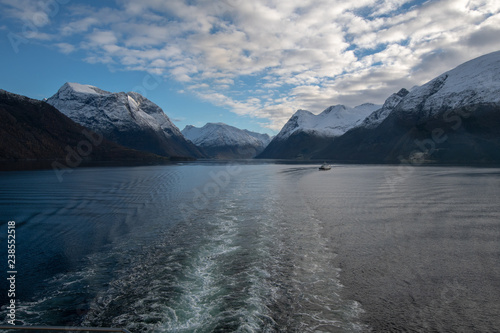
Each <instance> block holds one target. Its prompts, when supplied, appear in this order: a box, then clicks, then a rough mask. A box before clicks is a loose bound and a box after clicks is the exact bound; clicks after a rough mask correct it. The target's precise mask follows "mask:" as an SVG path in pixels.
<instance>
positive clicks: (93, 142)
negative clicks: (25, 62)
mask: <svg viewBox="0 0 500 333" xmlns="http://www.w3.org/2000/svg"><path fill="white" fill-rule="evenodd" d="M0 119H2V121H1V122H0V137H1V138H2V140H0V161H2V164H3V166H6V165H8V164H9V163H12V162H24V163H27V162H30V163H31V164H33V165H32V166H34V167H37V166H40V167H49V168H50V167H52V163H54V162H57V163H58V164H57V165H56V167H57V168H58V169H59V170H61V169H64V168H73V167H77V166H80V165H85V164H88V163H91V162H117V163H120V162H126V161H128V162H133V161H137V162H142V163H144V162H166V161H167V158H164V157H161V156H157V155H154V154H150V153H144V152H140V151H136V150H133V149H130V148H125V147H123V146H120V145H118V144H116V143H114V142H111V141H108V140H106V139H104V138H103V137H102V136H101V135H99V134H97V133H95V132H93V131H91V130H90V129H88V128H85V127H83V126H81V125H79V124H77V123H75V122H74V121H72V120H71V119H70V118H68V117H67V116H65V115H63V114H62V113H61V112H59V111H58V110H57V109H56V108H54V107H53V106H51V105H49V104H47V103H45V102H43V101H38V100H34V99H30V98H28V97H25V96H21V95H16V94H12V93H9V92H7V91H5V90H0ZM34 163H38V164H37V165H34ZM27 167H30V166H29V165H27Z"/></svg>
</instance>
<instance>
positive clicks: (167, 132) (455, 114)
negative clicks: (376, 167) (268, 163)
mask: <svg viewBox="0 0 500 333" xmlns="http://www.w3.org/2000/svg"><path fill="white" fill-rule="evenodd" d="M0 117H1V119H2V121H1V122H0V135H1V138H2V140H1V142H0V161H2V162H3V163H5V162H7V161H9V162H12V161H28V160H29V161H49V160H52V161H66V162H68V156H69V155H71V154H73V153H71V152H70V150H72V151H73V152H74V151H75V149H76V150H78V149H80V154H79V155H80V156H79V157H80V158H81V160H80V162H79V163H86V162H90V161H124V160H136V161H139V160H140V161H146V162H150V161H151V162H152V161H156V162H158V161H165V160H168V159H179V158H180V159H194V158H217V159H235V158H252V157H254V156H257V158H278V159H279V158H281V159H321V160H335V161H342V162H353V163H400V162H402V161H409V162H411V163H460V164H464V163H500V51H498V52H493V53H490V54H487V55H484V56H482V57H479V58H476V59H473V60H471V61H468V62H466V63H464V64H462V65H460V66H458V67H456V68H455V69H452V70H450V71H448V72H446V73H443V74H442V75H439V76H438V77H436V78H435V79H433V80H431V81H429V82H428V83H426V84H424V85H422V86H420V87H415V88H413V89H411V91H408V90H406V89H401V90H400V91H398V92H397V93H394V94H392V95H391V96H389V97H388V98H387V99H386V101H385V103H384V104H383V105H375V104H363V105H360V106H357V107H354V108H350V107H346V106H343V105H336V106H331V107H329V108H327V109H326V110H324V111H323V112H322V113H320V114H318V115H314V114H312V113H311V112H309V111H305V110H299V111H297V112H296V113H295V114H294V115H293V116H292V117H291V118H290V119H289V121H288V122H287V123H286V124H285V126H284V127H283V128H282V129H281V131H280V132H279V134H278V135H277V136H275V137H274V138H273V139H272V140H271V138H270V137H269V136H268V135H266V134H259V133H254V132H250V131H247V130H241V129H238V128H235V127H233V126H229V125H226V124H222V123H208V124H206V125H205V126H203V127H201V128H196V127H194V126H186V128H184V130H183V131H182V132H181V131H180V130H179V129H178V128H177V127H176V126H175V125H174V124H173V123H172V122H171V121H170V119H169V118H168V116H167V115H166V114H165V113H164V112H163V110H162V109H161V108H160V107H159V106H157V105H156V104H154V103H153V102H151V101H150V100H148V99H146V98H145V97H143V96H141V95H140V94H138V93H134V92H129V93H124V92H120V93H111V92H107V91H104V90H102V89H99V88H97V87H94V86H90V85H82V84H78V83H66V84H64V85H63V86H62V87H61V88H60V89H59V91H58V92H57V93H56V94H55V95H54V96H52V97H50V98H49V99H48V100H46V102H45V101H38V100H33V99H30V98H27V97H24V96H20V95H16V94H12V93H9V92H6V91H4V90H0ZM96 138H100V139H99V144H93V143H92V140H94V141H95V140H96ZM82 143H88V144H84V145H83V146H82ZM79 145H80V146H79ZM89 145H91V147H90V146H89ZM68 147H69V148H68ZM89 147H90V148H91V150H92V152H91V154H90V153H88V154H87V151H86V150H85V149H86V148H87V150H88V149H89ZM125 147H127V148H125ZM155 154H156V155H155ZM73 155H74V154H73ZM158 155H161V156H163V157H160V156H158ZM74 157H75V156H74ZM73 161H74V160H73ZM70 162H71V161H70ZM79 163H73V164H79ZM67 164H68V163H67ZM69 164H71V163H69Z"/></svg>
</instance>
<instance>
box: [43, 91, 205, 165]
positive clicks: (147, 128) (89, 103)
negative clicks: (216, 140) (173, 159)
mask: <svg viewBox="0 0 500 333" xmlns="http://www.w3.org/2000/svg"><path fill="white" fill-rule="evenodd" d="M47 103H49V104H50V105H52V106H54V107H55V108H57V109H58V110H59V111H61V112H62V113H64V114H65V115H66V116H68V117H69V118H71V119H72V120H74V121H75V122H77V123H79V124H81V125H83V126H86V127H88V128H90V129H92V130H93V131H95V132H97V133H100V134H102V135H103V136H104V137H106V138H107V139H109V140H111V141H114V142H117V143H119V144H121V145H123V146H126V147H131V148H134V149H137V150H143V151H148V152H152V153H155V154H159V155H163V156H187V157H194V158H197V157H203V156H204V154H203V153H202V152H201V151H200V150H199V149H198V148H197V147H196V146H195V145H193V144H192V143H190V142H188V141H187V140H186V139H185V138H184V136H183V135H182V133H181V132H180V131H179V129H178V128H177V127H176V126H175V125H174V124H173V123H172V122H171V121H170V119H169V118H168V116H167V115H166V114H165V113H164V112H163V110H162V109H161V108H160V107H159V106H157V105H156V104H154V103H153V102H151V101H150V100H148V99H147V98H145V97H143V96H142V95H140V94H138V93H135V92H129V93H124V92H120V93H111V92H107V91H104V90H101V89H99V88H97V87H94V86H90V85H82V84H78V83H66V84H64V85H63V86H62V87H61V88H60V89H59V91H58V92H57V93H56V94H55V95H54V96H52V97H50V98H49V99H48V100H47Z"/></svg>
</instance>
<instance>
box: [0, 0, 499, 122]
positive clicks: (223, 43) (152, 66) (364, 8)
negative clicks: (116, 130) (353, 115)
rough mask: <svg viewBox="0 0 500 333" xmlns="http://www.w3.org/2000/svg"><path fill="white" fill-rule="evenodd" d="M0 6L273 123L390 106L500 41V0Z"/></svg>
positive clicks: (77, 45) (67, 46) (94, 53)
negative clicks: (61, 8)
mask: <svg viewBox="0 0 500 333" xmlns="http://www.w3.org/2000/svg"><path fill="white" fill-rule="evenodd" d="M0 3H2V4H6V5H7V8H8V10H7V11H6V12H5V14H4V15H7V16H9V17H15V18H17V19H23V18H24V19H25V17H26V16H30V15H31V16H33V15H35V14H36V13H42V14H43V13H45V14H46V19H45V18H43V15H40V17H39V21H40V22H39V24H40V29H39V31H37V33H38V35H36V36H35V35H34V36H33V38H39V39H43V38H45V39H46V40H49V39H50V38H51V37H52V38H53V35H50V34H48V33H46V32H45V30H43V29H42V28H43V27H46V26H51V27H52V28H53V29H55V30H57V31H59V35H58V39H57V40H55V41H54V45H55V46H57V47H58V48H59V49H60V50H61V52H63V53H71V52H74V51H75V50H77V49H83V50H84V51H86V52H87V53H88V54H87V56H86V58H85V60H86V61H88V62H93V63H94V62H100V63H107V64H113V66H115V67H116V66H121V67H122V69H125V70H144V71H149V72H153V73H156V74H158V75H163V76H164V77H166V78H171V79H174V80H177V81H179V82H182V83H185V84H186V89H187V90H189V91H191V92H196V95H197V96H198V97H199V98H201V99H203V100H206V101H209V102H211V103H213V104H215V105H218V106H222V107H226V108H229V109H231V110H232V111H233V112H235V113H237V114H241V115H247V116H248V115H249V116H254V117H258V118H266V119H268V121H269V123H268V126H269V127H271V128H275V129H277V128H279V127H280V126H281V125H282V124H283V123H284V122H285V121H286V120H287V119H288V117H290V116H291V114H293V112H295V110H296V109H299V108H304V109H309V110H311V111H313V112H320V111H321V110H323V109H324V108H326V107H328V106H329V105H330V104H337V103H345V104H348V105H356V104H361V103H364V102H368V101H372V102H375V103H382V102H383V101H384V99H385V98H386V97H388V96H389V95H390V94H391V93H393V92H396V91H398V90H399V89H400V88H402V87H403V86H404V87H406V88H411V86H413V85H415V84H422V83H424V82H425V81H427V80H430V79H432V78H433V77H434V76H436V75H438V74H440V73H441V72H443V71H445V70H449V69H451V68H452V67H454V66H456V65H458V64H460V63H461V62H463V61H465V60H467V59H471V58H473V57H475V56H478V55H481V54H484V53H487V52H490V51H494V50H498V49H500V40H499V39H498V38H496V36H498V34H499V32H500V31H499V30H500V28H498V27H500V2H498V1H494V0H470V1H469V0H436V1H427V2H423V3H422V4H420V5H414V6H413V7H411V8H410V9H403V8H404V7H408V6H409V5H410V4H411V3H412V2H411V1H409V0H387V1H378V0H360V1H356V2H348V1H341V0H300V1H299V0H289V1H278V0H254V1H243V0H222V1H199V2H196V1H194V2H193V1H187V0H186V1H183V0H170V1H162V0H143V1H132V0H119V1H118V4H119V5H118V6H117V7H99V8H94V7H92V6H90V5H81V4H72V3H70V4H68V8H67V9H68V12H69V15H66V16H60V17H57V20H56V19H55V18H54V17H53V16H51V15H50V13H49V12H47V11H44V10H43V9H41V8H40V6H38V5H37V3H38V2H37V1H35V0H19V1H14V0H0ZM37 6H38V7H37ZM44 33H45V35H44ZM118 68H119V67H118ZM247 79H248V80H249V81H252V82H254V83H255V84H256V85H257V86H256V87H253V86H250V87H248V86H247V85H246V83H245V82H246V81H245V80H247ZM252 84H253V83H252ZM268 89H273V90H274V91H273V92H272V93H269V92H268V91H267V90H268Z"/></svg>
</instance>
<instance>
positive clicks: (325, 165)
mask: <svg viewBox="0 0 500 333" xmlns="http://www.w3.org/2000/svg"><path fill="white" fill-rule="evenodd" d="M331 168H332V167H331V166H330V164H326V162H325V163H323V164H322V165H321V166H320V167H319V169H320V170H323V171H326V170H330V169H331Z"/></svg>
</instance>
